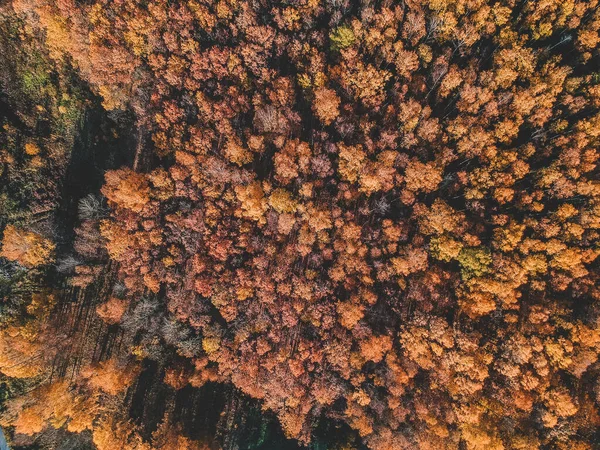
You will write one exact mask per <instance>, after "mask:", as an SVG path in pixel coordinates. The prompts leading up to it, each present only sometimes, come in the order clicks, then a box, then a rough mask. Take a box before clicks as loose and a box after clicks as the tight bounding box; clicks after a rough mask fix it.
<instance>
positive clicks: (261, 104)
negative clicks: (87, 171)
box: [0, 0, 600, 450]
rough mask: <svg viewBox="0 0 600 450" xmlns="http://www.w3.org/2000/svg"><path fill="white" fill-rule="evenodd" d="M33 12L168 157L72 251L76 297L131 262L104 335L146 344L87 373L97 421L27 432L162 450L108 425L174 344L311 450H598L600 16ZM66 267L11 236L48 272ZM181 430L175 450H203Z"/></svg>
mask: <svg viewBox="0 0 600 450" xmlns="http://www.w3.org/2000/svg"><path fill="white" fill-rule="evenodd" d="M14 7H15V10H16V11H17V12H19V13H20V14H22V15H23V16H24V17H26V20H27V21H28V23H29V24H30V25H31V26H34V27H40V29H42V30H44V32H45V36H46V42H47V45H48V48H49V49H50V55H51V56H52V57H53V58H56V60H57V61H64V60H65V59H67V60H70V61H71V62H72V64H73V65H74V67H76V68H77V70H79V72H80V74H81V76H82V77H83V78H84V79H85V80H86V81H88V82H89V83H90V86H91V87H92V89H93V90H94V91H95V92H96V93H97V94H98V95H100V96H101V97H102V98H103V105H104V107H105V108H106V109H107V110H113V111H114V110H123V109H126V108H130V109H131V110H132V111H133V112H134V113H135V117H136V125H137V127H138V134H139V136H140V137H139V139H140V143H139V146H140V148H141V149H142V152H143V153H144V154H145V155H146V157H145V158H144V157H141V156H140V155H139V154H138V155H137V156H138V157H136V163H135V164H134V167H132V168H129V167H122V168H119V169H117V170H112V171H109V172H107V173H106V176H105V183H104V186H103V187H102V189H101V193H102V195H103V196H104V197H105V199H106V204H107V208H108V210H109V212H108V213H106V212H104V211H101V212H100V213H98V214H96V213H95V212H94V211H99V210H101V209H103V206H101V202H100V201H99V200H94V199H93V198H92V200H89V199H88V200H87V203H84V204H83V210H84V212H85V214H83V215H82V217H81V218H82V221H81V224H80V226H79V228H78V229H77V232H76V233H77V237H76V241H75V248H76V249H77V251H78V252H79V254H80V256H81V258H82V260H85V263H81V264H79V265H78V266H77V267H76V269H75V270H76V276H75V277H74V283H75V284H77V285H79V286H87V285H89V284H90V283H93V282H94V280H96V279H97V277H98V275H99V274H100V273H103V272H102V271H103V270H105V266H106V260H108V261H110V265H111V270H114V271H115V274H116V277H117V278H118V280H119V282H120V283H122V284H121V285H120V287H121V289H119V292H116V293H115V294H114V295H112V296H111V297H110V298H106V299H105V300H103V302H102V303H100V304H98V305H97V307H96V309H95V312H96V314H97V315H98V316H99V317H100V319H101V320H102V321H103V322H104V323H106V324H107V325H109V326H118V327H120V328H121V329H122V330H123V332H124V333H126V334H128V335H130V336H135V339H134V338H132V342H135V345H134V344H133V343H132V346H131V347H130V352H129V356H128V358H124V360H126V362H123V361H119V362H117V361H108V362H102V363H100V365H95V366H92V367H91V368H89V369H86V370H82V371H81V375H80V378H79V381H78V383H79V384H78V385H77V386H79V387H78V389H89V390H91V391H92V392H95V394H94V395H95V396H97V397H95V396H87V397H86V396H81V397H77V392H76V391H74V390H69V389H67V387H66V386H63V385H61V384H60V383H58V382H55V383H52V384H50V385H43V386H42V387H41V388H40V389H41V390H40V391H39V393H38V394H37V395H38V397H37V398H38V400H36V402H35V403H32V404H31V405H28V404H25V405H22V404H16V406H14V407H13V410H11V411H12V412H14V414H15V417H18V418H17V419H15V420H16V422H15V426H16V429H17V432H19V433H29V434H31V433H37V432H40V431H41V430H42V428H43V427H44V426H45V425H44V424H50V425H52V426H53V427H55V428H56V427H60V426H62V425H63V424H64V423H65V421H67V423H68V424H67V426H68V427H69V429H70V430H71V431H74V432H78V431H82V430H84V429H90V430H92V429H93V440H94V443H95V445H96V446H97V448H98V449H104V448H106V449H109V448H117V447H118V444H116V442H122V443H127V445H129V447H123V448H135V449H138V448H139V449H145V448H151V447H148V445H150V444H148V443H147V442H145V441H141V440H140V437H139V435H137V434H136V433H135V429H134V428H135V427H134V426H133V425H132V424H131V423H130V422H128V421H127V418H126V417H121V416H119V415H118V414H117V413H114V414H111V413H106V412H105V410H103V411H104V412H103V413H102V414H100V413H99V414H98V415H97V416H95V415H94V411H95V409H94V407H93V405H92V403H94V402H95V401H96V398H99V399H101V398H102V396H113V397H115V398H119V396H123V395H125V392H124V391H125V390H126V388H127V386H129V385H130V384H131V383H132V382H133V380H134V378H135V377H136V376H137V374H138V368H137V366H136V364H138V362H137V361H139V360H141V359H145V358H150V359H151V358H154V357H157V356H156V355H157V350H156V347H157V346H161V345H163V346H167V347H171V348H174V349H176V352H177V355H178V357H177V358H175V359H173V360H172V361H176V363H175V362H173V364H172V366H171V367H169V370H168V371H167V373H166V376H165V382H166V383H167V384H169V385H170V386H172V387H174V388H176V389H182V388H184V387H185V386H187V385H188V384H191V385H192V386H201V385H203V384H204V383H206V382H208V381H220V382H228V383H233V384H234V385H235V386H236V387H237V388H239V389H240V390H241V391H243V392H244V393H245V394H247V395H249V396H251V397H253V398H257V399H260V400H261V401H262V404H263V405H264V408H265V409H268V410H270V411H272V412H274V413H275V414H276V416H277V417H278V420H279V421H280V423H281V425H282V427H283V429H284V431H285V433H286V435H287V436H288V437H291V438H295V439H297V440H299V441H300V442H302V443H303V444H306V445H308V444H309V443H310V442H311V436H312V431H313V430H312V426H313V424H314V422H315V420H316V419H317V418H318V417H320V416H321V415H325V416H327V417H331V418H335V419H339V420H342V421H344V422H345V423H347V424H348V425H349V426H350V427H351V428H352V429H354V430H356V431H357V433H358V434H359V435H360V437H361V438H362V441H363V442H364V443H365V445H367V446H368V447H369V448H371V449H374V450H380V449H381V450H385V449H414V448H419V449H422V450H426V449H441V448H444V449H446V448H449V449H450V448H452V449H459V448H466V449H470V450H471V449H472V450H475V449H483V448H488V449H537V448H540V449H541V448H557V449H574V448H576V449H592V448H594V442H597V440H598V439H599V438H600V437H599V436H598V432H597V430H598V429H599V427H600V416H599V413H600V411H599V409H600V362H599V361H598V356H599V354H600V308H599V307H598V302H599V301H600V290H599V287H598V286H599V285H600V283H599V271H598V266H597V262H596V259H597V257H598V255H599V254H600V247H599V245H598V242H599V240H598V238H599V233H600V184H599V183H598V174H599V169H598V167H597V163H598V157H599V154H598V147H599V145H600V65H599V61H600V54H599V48H600V47H599V44H600V34H599V33H600V9H599V8H598V2H597V1H596V0H588V1H578V0H566V1H561V2H558V1H552V0H551V1H529V2H517V1H515V0H502V1H494V2H486V1H483V0H452V1H438V0H429V1H406V2H393V1H386V0H383V1H369V0H364V1H362V2H354V3H353V2H350V1H348V0H339V1H316V0H299V1H294V2H281V3H279V2H267V1H262V0H257V1H246V0H220V1H208V0H190V1H166V0H165V1H162V0H149V1H137V0H136V1H115V0H111V1H109V0H93V1H87V2H78V1H75V0H61V1H58V2H55V1H49V0H15V1H14ZM31 145H33V146H30V147H29V150H28V148H27V147H25V150H24V151H25V153H26V154H27V155H36V154H37V153H36V148H37V147H35V144H31ZM94 201H95V202H96V203H94ZM90 211H91V212H90ZM52 250H53V248H52V244H51V243H50V242H46V241H45V240H44V239H43V238H42V237H41V236H38V235H36V234H34V233H32V232H28V231H24V230H23V231H22V230H20V229H18V228H15V227H13V226H12V225H9V226H8V227H7V228H6V229H5V231H4V240H3V249H2V254H1V255H2V256H3V257H5V258H7V259H9V260H12V261H16V262H18V263H21V264H22V265H23V266H25V267H29V266H33V265H36V264H38V263H41V262H43V261H42V260H45V261H46V262H50V258H51V257H52V256H51V254H52ZM152 305H154V306H152ZM156 305H159V306H156ZM161 308H162V309H161ZM159 315H160V318H157V317H158V316H159ZM4 333H5V334H4V335H3V336H6V337H3V339H9V338H10V339H16V337H15V336H14V335H13V334H7V333H6V332H4ZM0 350H1V347H0ZM11 351H21V350H20V348H19V347H18V346H13V347H12V350H11ZM0 357H4V356H3V353H2V352H1V351H0ZM0 370H2V369H1V368H0ZM5 373H6V372H5ZM6 375H9V376H12V375H11V374H10V373H6ZM31 375H33V374H29V373H28V374H27V375H24V376H31ZM17 376H19V375H17ZM65 396H71V397H72V398H71V397H69V398H68V399H67V398H66V397H65ZM73 396H74V397H73ZM50 397H52V399H49V398H50ZM98 401H99V402H100V400H98ZM63 402H66V403H67V404H65V405H63ZM77 402H89V403H90V405H89V406H85V407H83V406H81V407H77V406H76V405H77ZM100 403H101V404H102V405H104V406H103V407H104V408H106V402H100ZM86 405H87V403H86ZM19 408H20V412H19ZM36 408H37V409H36ZM40 408H42V409H43V411H42V410H39V409H40ZM82 414H83V415H85V417H81V415H82ZM165 421H168V418H166V419H165ZM165 423H166V422H165ZM174 430H176V427H175V426H169V427H167V426H166V425H165V428H164V429H159V430H158V431H156V435H155V437H154V441H153V442H155V444H153V445H157V446H158V448H164V449H167V448H168V449H170V448H181V449H183V448H186V449H187V448H189V449H196V448H200V447H197V446H195V445H197V443H195V442H192V441H190V440H189V439H187V438H186V437H184V436H182V435H181V434H179V435H178V436H176V435H175V434H173V433H175V431H174ZM119 445H125V444H119Z"/></svg>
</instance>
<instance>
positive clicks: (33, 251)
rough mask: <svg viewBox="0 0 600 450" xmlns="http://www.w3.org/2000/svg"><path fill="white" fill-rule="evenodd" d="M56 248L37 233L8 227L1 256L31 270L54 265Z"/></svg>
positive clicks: (0, 251) (5, 231) (3, 239)
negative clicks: (40, 266) (44, 265)
mask: <svg viewBox="0 0 600 450" xmlns="http://www.w3.org/2000/svg"><path fill="white" fill-rule="evenodd" d="M54 247H55V246H54V244H53V243H52V242H51V241H50V240H48V239H46V238H44V237H42V236H40V235H39V234H37V233H34V232H32V231H25V230H22V229H19V228H17V227H15V226H14V225H7V226H6V228H5V229H4V237H3V238H2V250H0V256H2V257H4V258H6V259H8V260H11V261H16V262H18V263H19V264H21V265H23V266H25V267H30V268H31V267H36V266H39V265H43V264H50V263H52V262H53V254H54Z"/></svg>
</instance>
